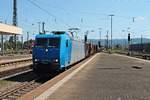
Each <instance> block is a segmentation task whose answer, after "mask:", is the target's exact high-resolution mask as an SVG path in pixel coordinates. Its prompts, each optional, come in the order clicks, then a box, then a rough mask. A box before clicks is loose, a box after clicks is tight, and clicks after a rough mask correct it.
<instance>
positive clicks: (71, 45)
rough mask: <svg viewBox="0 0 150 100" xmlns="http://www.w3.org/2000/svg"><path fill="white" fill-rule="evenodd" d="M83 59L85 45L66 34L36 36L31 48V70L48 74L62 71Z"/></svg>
mask: <svg viewBox="0 0 150 100" xmlns="http://www.w3.org/2000/svg"><path fill="white" fill-rule="evenodd" d="M83 58H85V43H84V42H83V41H81V40H77V39H74V38H73V37H72V35H71V34H69V33H67V32H60V31H59V32H52V33H51V34H38V35H37V36H36V37H35V45H34V47H33V70H34V71H36V72H38V73H40V72H44V73H47V72H50V71H54V70H55V71H56V70H63V69H65V68H66V67H68V66H69V65H71V64H73V63H75V62H78V61H80V60H82V59H83Z"/></svg>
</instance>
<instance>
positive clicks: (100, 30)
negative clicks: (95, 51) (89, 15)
mask: <svg viewBox="0 0 150 100" xmlns="http://www.w3.org/2000/svg"><path fill="white" fill-rule="evenodd" d="M101 33H102V28H99V42H98V45H99V48H101V42H102V41H101Z"/></svg>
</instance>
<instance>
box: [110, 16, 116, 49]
mask: <svg viewBox="0 0 150 100" xmlns="http://www.w3.org/2000/svg"><path fill="white" fill-rule="evenodd" d="M109 16H110V19H111V22H110V25H111V51H112V47H113V43H112V37H113V36H112V34H113V30H112V29H113V16H115V15H113V14H111V15H109Z"/></svg>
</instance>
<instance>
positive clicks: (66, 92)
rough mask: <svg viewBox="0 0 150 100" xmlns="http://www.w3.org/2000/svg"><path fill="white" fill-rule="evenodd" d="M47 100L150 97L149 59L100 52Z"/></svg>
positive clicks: (126, 99)
mask: <svg viewBox="0 0 150 100" xmlns="http://www.w3.org/2000/svg"><path fill="white" fill-rule="evenodd" d="M48 100H150V62H148V61H143V60H138V59H134V58H133V59H132V58H130V57H126V56H120V55H116V54H104V53H102V54H99V55H98V56H97V57H96V58H95V59H94V60H92V61H91V62H90V63H88V64H87V66H86V67H84V68H83V69H82V70H81V71H79V72H78V73H77V74H76V75H75V76H74V77H73V78H71V79H70V80H69V81H68V82H66V83H65V84H64V85H62V86H61V87H60V88H59V89H58V90H56V91H55V92H54V93H53V94H52V95H51V96H49V98H48Z"/></svg>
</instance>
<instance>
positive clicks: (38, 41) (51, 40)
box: [36, 38, 60, 48]
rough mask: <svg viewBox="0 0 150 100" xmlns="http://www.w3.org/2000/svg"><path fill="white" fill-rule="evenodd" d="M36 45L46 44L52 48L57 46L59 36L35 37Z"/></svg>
mask: <svg viewBox="0 0 150 100" xmlns="http://www.w3.org/2000/svg"><path fill="white" fill-rule="evenodd" d="M36 46H40V47H45V46H48V47H53V48H59V47H60V39H59V38H37V39H36Z"/></svg>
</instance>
